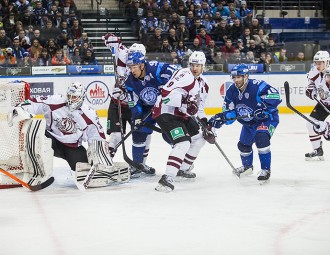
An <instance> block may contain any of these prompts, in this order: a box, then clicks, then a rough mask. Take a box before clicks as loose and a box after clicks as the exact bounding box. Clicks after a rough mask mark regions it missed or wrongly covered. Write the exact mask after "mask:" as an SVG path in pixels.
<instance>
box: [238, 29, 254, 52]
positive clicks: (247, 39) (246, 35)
mask: <svg viewBox="0 0 330 255" xmlns="http://www.w3.org/2000/svg"><path fill="white" fill-rule="evenodd" d="M240 39H242V40H243V44H244V46H245V47H250V40H253V36H252V35H251V30H250V28H248V27H246V28H244V34H243V35H242V36H241V37H240Z"/></svg>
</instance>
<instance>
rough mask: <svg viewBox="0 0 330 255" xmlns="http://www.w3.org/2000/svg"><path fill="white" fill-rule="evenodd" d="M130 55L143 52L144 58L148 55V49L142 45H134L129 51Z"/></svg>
mask: <svg viewBox="0 0 330 255" xmlns="http://www.w3.org/2000/svg"><path fill="white" fill-rule="evenodd" d="M128 52H129V53H132V52H141V53H142V54H143V55H144V56H145V55H146V47H144V45H143V44H141V43H133V44H132V46H131V47H129V49H128Z"/></svg>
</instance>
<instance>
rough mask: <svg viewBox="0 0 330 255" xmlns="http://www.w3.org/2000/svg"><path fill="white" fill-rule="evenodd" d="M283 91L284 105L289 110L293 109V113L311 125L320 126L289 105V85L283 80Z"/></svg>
mask: <svg viewBox="0 0 330 255" xmlns="http://www.w3.org/2000/svg"><path fill="white" fill-rule="evenodd" d="M284 91H285V99H286V105H287V106H288V108H289V109H290V110H292V111H294V112H295V113H297V114H298V115H299V116H300V117H302V118H303V119H305V120H307V121H308V122H309V123H311V124H312V125H314V126H315V127H316V128H320V125H319V124H317V123H316V122H314V121H313V120H311V119H310V118H308V117H306V116H305V115H304V114H302V113H301V112H299V111H298V110H297V109H295V108H294V107H293V106H292V105H291V103H290V86H289V83H288V82H287V81H286V82H284Z"/></svg>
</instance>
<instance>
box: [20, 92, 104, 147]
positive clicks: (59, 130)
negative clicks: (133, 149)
mask: <svg viewBox="0 0 330 255" xmlns="http://www.w3.org/2000/svg"><path fill="white" fill-rule="evenodd" d="M21 106H22V107H23V109H24V110H26V111H27V112H29V113H31V114H44V117H45V119H46V130H47V131H48V132H49V134H50V135H52V136H53V137H54V138H55V139H57V140H58V141H60V142H61V143H63V144H65V145H66V146H69V147H78V146H80V145H81V144H82V142H83V141H87V142H88V143H91V142H92V140H104V139H105V134H104V131H103V127H102V125H101V124H100V121H99V118H98V116H97V114H96V112H95V110H94V109H93V108H91V107H90V106H88V105H87V104H85V103H83V105H82V106H81V107H80V108H79V109H77V110H75V111H72V112H71V111H70V110H69V108H68V107H67V99H66V97H64V96H61V95H53V96H47V97H45V96H41V97H37V98H34V99H31V100H27V101H24V102H23V103H22V104H21Z"/></svg>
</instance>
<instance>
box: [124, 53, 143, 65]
mask: <svg viewBox="0 0 330 255" xmlns="http://www.w3.org/2000/svg"><path fill="white" fill-rule="evenodd" d="M143 63H145V58H144V55H143V54H142V52H139V51H135V52H131V53H129V54H128V58H127V62H126V65H128V66H129V65H141V64H143Z"/></svg>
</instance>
